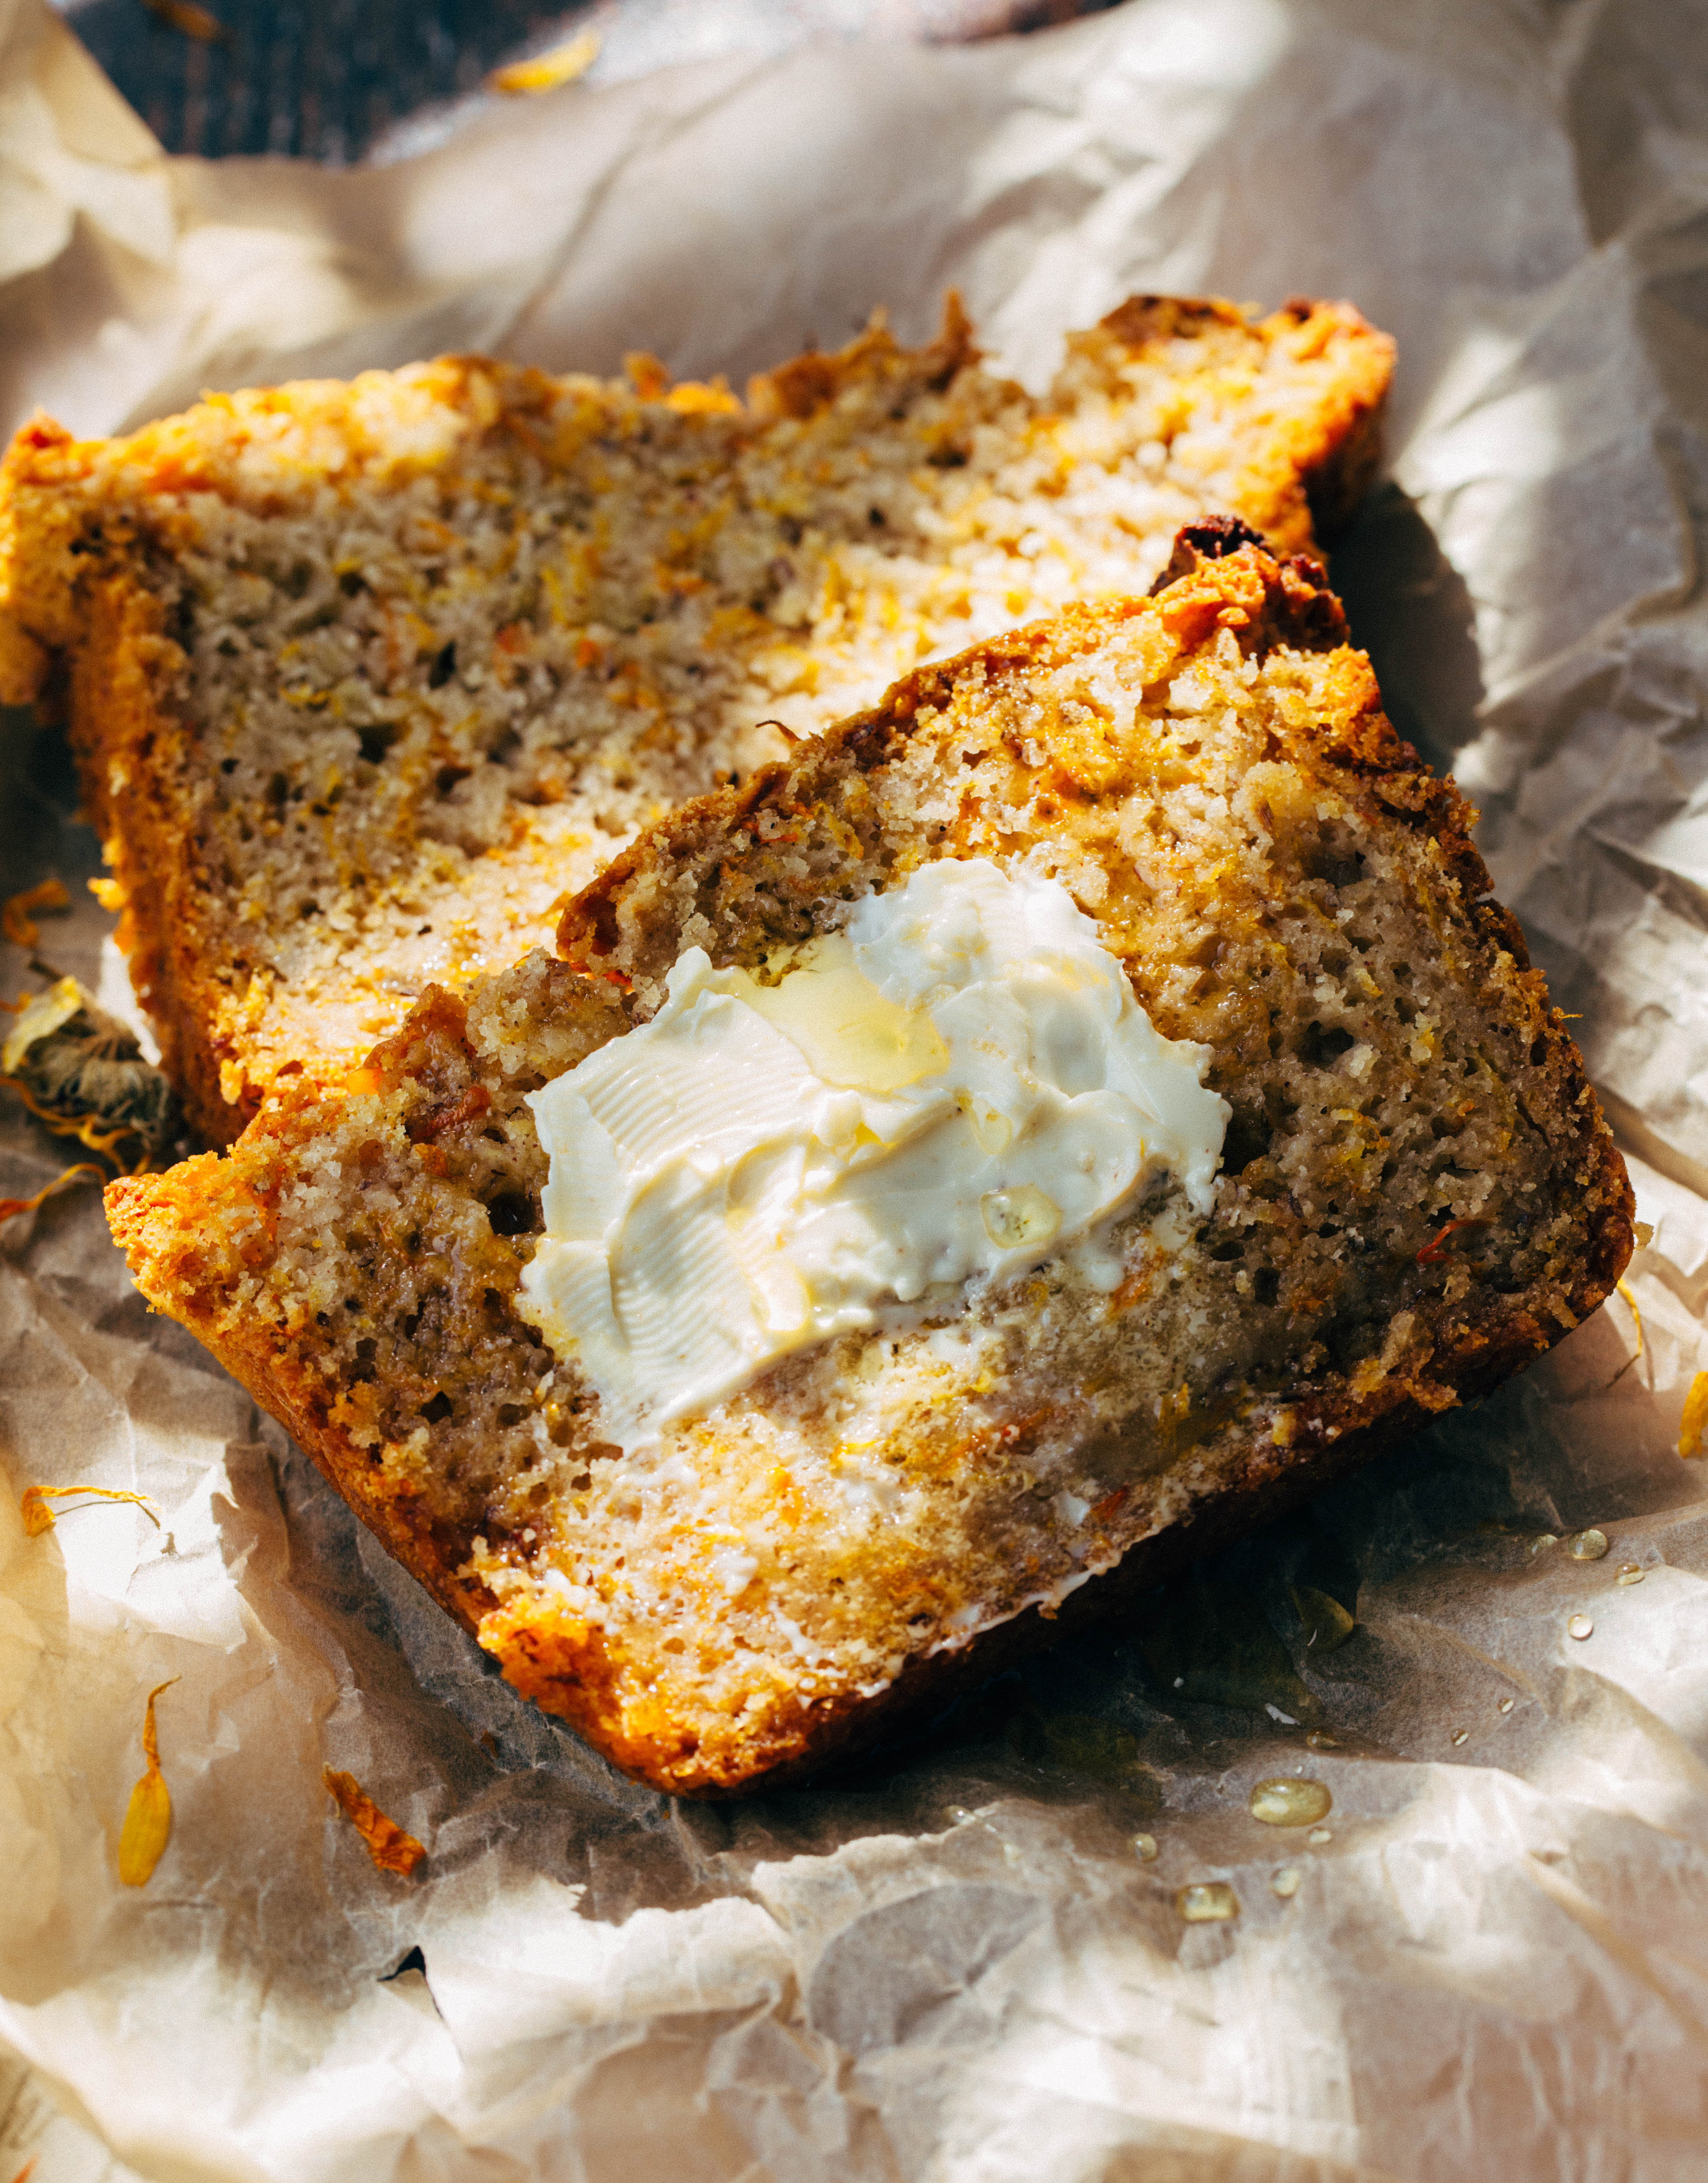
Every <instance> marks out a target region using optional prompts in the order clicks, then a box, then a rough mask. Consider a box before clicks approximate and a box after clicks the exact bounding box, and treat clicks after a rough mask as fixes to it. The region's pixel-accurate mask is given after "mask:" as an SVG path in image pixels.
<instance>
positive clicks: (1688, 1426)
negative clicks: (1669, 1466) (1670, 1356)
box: [1678, 1372, 1708, 1460]
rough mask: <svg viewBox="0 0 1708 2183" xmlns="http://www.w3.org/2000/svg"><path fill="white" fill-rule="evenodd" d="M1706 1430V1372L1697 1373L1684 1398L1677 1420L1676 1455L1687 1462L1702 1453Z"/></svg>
mask: <svg viewBox="0 0 1708 2183" xmlns="http://www.w3.org/2000/svg"><path fill="white" fill-rule="evenodd" d="M1705 1428H1708V1372H1699V1373H1698V1374H1697V1375H1696V1377H1695V1378H1694V1380H1692V1381H1691V1382H1690V1391H1689V1394H1688V1395H1686V1396H1685V1397H1684V1414H1683V1417H1682V1418H1680V1419H1679V1420H1678V1453H1679V1454H1680V1455H1682V1456H1683V1457H1684V1458H1686V1459H1687V1460H1688V1459H1689V1458H1690V1457H1691V1456H1693V1455H1700V1454H1701V1453H1702V1434H1703V1431H1704V1429H1705Z"/></svg>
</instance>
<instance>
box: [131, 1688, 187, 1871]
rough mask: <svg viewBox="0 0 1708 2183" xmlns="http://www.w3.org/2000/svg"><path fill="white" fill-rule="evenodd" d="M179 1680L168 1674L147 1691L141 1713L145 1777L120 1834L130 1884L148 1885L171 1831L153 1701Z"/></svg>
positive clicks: (170, 1811)
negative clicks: (145, 1706)
mask: <svg viewBox="0 0 1708 2183" xmlns="http://www.w3.org/2000/svg"><path fill="white" fill-rule="evenodd" d="M177 1680H178V1678H177V1677H176V1676H175V1675H169V1676H168V1677H167V1679H166V1680H165V1681H164V1683H156V1684H155V1686H154V1687H153V1690H152V1691H149V1693H148V1703H147V1708H146V1710H145V1711H144V1713H143V1715H142V1756H143V1758H145V1759H146V1760H147V1769H146V1771H145V1772H144V1774H143V1775H142V1780H140V1781H139V1782H138V1783H137V1784H136V1787H135V1788H134V1789H133V1790H132V1791H131V1802H130V1805H129V1807H128V1808H127V1809H126V1811H125V1825H124V1826H123V1828H122V1829H121V1830H120V1836H119V1877H120V1880H123V1881H124V1883H125V1886H127V1887H146V1886H147V1884H148V1880H149V1878H150V1875H152V1874H153V1869H154V1868H155V1866H156V1865H157V1864H159V1862H160V1859H161V1858H162V1856H163V1855H164V1853H165V1848H166V1838H167V1836H169V1835H170V1833H171V1831H172V1799H171V1796H170V1793H169V1791H168V1790H167V1787H166V1777H165V1776H164V1775H163V1774H162V1773H161V1771H160V1744H159V1737H158V1736H156V1734H155V1730H154V1701H155V1699H156V1698H158V1697H159V1695H160V1693H161V1691H170V1689H171V1687H172V1686H173V1684H174V1683H175V1682H176V1681H177Z"/></svg>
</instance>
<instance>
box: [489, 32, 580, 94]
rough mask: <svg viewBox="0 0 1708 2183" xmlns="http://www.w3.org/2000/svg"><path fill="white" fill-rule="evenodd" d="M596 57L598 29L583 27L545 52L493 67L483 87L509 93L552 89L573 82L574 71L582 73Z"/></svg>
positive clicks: (578, 73)
mask: <svg viewBox="0 0 1708 2183" xmlns="http://www.w3.org/2000/svg"><path fill="white" fill-rule="evenodd" d="M598 57H599V40H598V32H597V31H582V33H581V36H580V37H578V38H570V39H569V40H567V41H566V42H565V43H564V44H563V45H561V46H554V47H552V49H551V51H550V52H549V53H538V54H536V56H535V57H534V58H533V59H532V60H531V61H512V62H511V63H510V65H509V67H508V68H501V69H493V70H492V74H491V75H489V76H488V77H487V90H488V91H502V92H509V93H510V94H511V95H512V96H515V95H516V94H518V93H520V92H528V91H555V90H556V89H557V87H558V86H559V84H560V83H573V82H574V81H575V80H576V77H577V76H578V75H586V74H587V70H588V69H590V68H591V67H592V66H593V63H594V62H595V61H596V60H597V59H598Z"/></svg>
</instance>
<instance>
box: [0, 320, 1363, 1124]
mask: <svg viewBox="0 0 1708 2183" xmlns="http://www.w3.org/2000/svg"><path fill="white" fill-rule="evenodd" d="M1391 362H1392V346H1391V344H1390V343H1389V342H1388V340H1387V338H1386V336H1383V335H1380V334H1377V333H1376V332H1374V331H1372V330H1371V328H1369V327H1368V326H1366V325H1365V323H1364V322H1363V320H1362V319H1360V317H1359V316H1358V314H1357V313H1356V312H1355V311H1353V310H1352V309H1350V308H1349V307H1347V306H1344V305H1331V304H1316V303H1299V304H1295V305H1292V306H1289V307H1288V308H1287V309H1285V310H1282V311H1280V312H1277V313H1276V314H1273V315H1272V316H1271V317H1268V318H1265V319H1256V320H1252V319H1247V318H1246V317H1245V316H1244V315H1243V314H1241V313H1240V312H1238V311H1237V310H1235V309H1233V308H1232V307H1231V306H1229V305H1227V304H1223V303H1178V302H1170V301H1165V300H1160V299H1157V298H1140V299H1136V300H1135V301H1133V302H1132V303H1128V304H1127V305H1125V306H1123V307H1122V308H1121V310H1119V311H1117V312H1115V314H1113V315H1112V316H1111V317H1110V318H1109V319H1106V320H1104V323H1103V324H1102V325H1099V326H1098V327H1097V328H1095V329H1093V331H1090V332H1088V333H1084V334H1079V335H1076V336H1073V337H1072V338H1071V341H1070V342H1069V344H1068V351H1067V356H1066V360H1065V364H1064V366H1063V369H1062V370H1061V372H1060V375H1059V377H1058V379H1057V380H1056V382H1055V384H1054V386H1052V387H1051V388H1050V389H1049V392H1048V393H1047V394H1046V395H1044V396H1043V397H1041V398H1036V397H1031V396H1029V395H1027V394H1026V393H1025V392H1022V390H1021V388H1019V387H1018V386H1014V385H1012V384H1011V383H1010V382H1009V381H1007V380H1003V379H1000V378H998V377H996V376H994V375H993V374H991V373H990V372H988V371H987V370H986V369H983V368H982V366H981V364H980V363H979V360H978V356H977V352H976V349H975V348H974V347H973V344H972V341H971V333H970V331H969V329H968V327H967V325H966V323H965V319H964V318H963V317H962V316H961V315H960V312H959V309H958V308H955V307H954V306H952V307H951V308H950V311H949V316H948V319H947V321H946V324H945V326H944V330H943V334H942V336H941V337H940V338H939V339H938V341H937V342H935V343H933V344H932V345H931V346H930V347H926V348H924V349H920V350H912V351H910V350H907V349H904V348H902V347H899V346H898V345H897V343H896V342H894V341H893V339H892V338H891V337H890V336H889V335H888V334H887V332H885V331H883V329H882V327H881V326H875V327H874V328H873V330H872V331H870V332H868V333H867V334H865V336H862V337H861V338H860V340H858V341H856V342H854V344H853V345H852V346H851V347H848V348H847V349H845V350H843V352H842V353H840V354H837V355H834V356H824V355H808V356H804V357H801V358H798V359H796V361H795V362H793V364H787V365H785V366H784V367H783V368H782V369H780V370H777V371H776V372H773V373H771V374H770V375H768V376H765V377H764V378H761V379H759V380H755V381H754V383H753V385H752V386H751V387H750V388H749V390H748V397H747V399H746V401H745V402H743V401H739V400H737V398H735V397H733V396H732V395H731V394H730V393H728V392H726V390H725V389H723V388H722V387H721V386H699V385H692V384H688V385H682V386H675V387H672V386H670V385H669V383H668V381H667V380H666V379H665V375H664V373H663V372H662V370H661V369H659V367H657V366H656V365H654V364H651V363H650V362H649V361H648V360H647V359H643V358H642V359H637V360H636V361H635V363H634V364H632V366H631V376H630V379H629V380H627V381H626V382H622V383H617V384H607V383H604V382H602V381H598V380H592V379H587V378H567V379H553V378H548V377H547V376H545V375H542V374H541V373H539V372H535V371H529V370H523V369H514V368H511V367H509V366H506V365H503V364H492V363H487V362H482V361H481V360H478V359H470V358H451V359H447V360H444V361H442V362H440V363H437V364H424V365H420V366H417V367H414V368H413V369H409V370H404V371H399V372H394V373H387V372H370V373H368V374H365V375H364V376H362V377H361V378H359V379H357V380H353V381H351V382H350V383H349V384H348V385H344V384H337V383H331V382H325V383H305V384H303V385H299V386H286V387H282V388H279V389H275V390H270V391H264V392H252V393H244V394H236V395H230V396H224V395H222V396H218V397H210V398H209V399H208V400H207V401H205V402H203V403H202V404H201V405H200V406H199V407H198V408H195V409H192V410H191V411H190V412H189V413H188V414H186V415H184V416H181V417H175V418H171V419H167V420H166V421H165V422H164V423H162V424H158V425H150V426H148V427H147V428H146V429H145V430H142V431H140V432H137V433H135V434H133V435H132V436H131V437H129V438H127V439H120V440H111V441H90V442H76V441H74V440H72V439H71V438H70V437H69V436H67V435H66V434H65V433H64V432H63V431H61V430H59V429H58V427H57V426H55V425H53V424H51V423H50V422H48V421H47V420H46V419H38V420H37V421H36V423H35V424H33V425H29V426H27V427H26V428H25V430H23V431H22V432H20V433H19V436H18V437H17V439H16V440H15V441H14V444H13V447H12V449H11V452H10V453H9V455H8V458H7V460H6V463H5V465H4V468H3V471H0V697H7V698H8V699H9V700H11V701H13V702H16V701H19V700H21V699H22V698H23V697H26V696H28V695H30V694H31V693H35V692H40V693H42V694H43V695H44V696H46V697H48V698H49V699H50V700H52V701H53V702H57V703H60V704H62V705H63V706H64V707H65V708H67V710H68V713H69V719H70V729H71V735H72V740H73V742H74V745H75V747H76V749H77V751H78V753H79V758H80V763H81V769H82V773H83V780H84V787H85V795H86V802H87V803H88V806H89V808H90V810H91V812H92V815H93V817H94V819H95V821H96V823H97V826H98V827H99V830H100V831H101V834H102V837H103V842H104V843H105V846H106V850H107V854H108V861H109V863H110V864H111V866H112V869H113V871H114V885H115V886H116V889H117V891H118V898H119V899H120V900H121V901H122V902H123V903H124V905H125V917H124V920H123V924H122V927H121V931H120V939H121V942H122V944H123V945H124V946H125V949H126V951H127V953H128V954H129V956H130V958H131V973H132V978H133V981H134V983H135V984H136V987H137V989H138V991H139V992H140V993H141V995H142V999H143V1001H144V1003H145V1004H146V1005H147V1007H148V1008H149V1009H150V1010H151V1012H152V1014H153V1016H154V1018H155V1019H156V1021H157V1022H158V1023H159V1026H160V1031H161V1037H162V1043H163V1049H164V1057H165V1065H166V1067H167V1069H168V1072H169V1073H170V1074H171V1075H173V1076H174V1077H175V1080H177V1081H178V1082H179V1084H180V1086H181V1089H182V1090H183V1091H184V1092H185V1094H186V1100H187V1103H188V1106H189V1108H190V1111H191V1114H192V1119H194V1120H195V1121H196V1122H197V1124H198V1125H199V1127H200V1128H201V1129H202V1130H203V1133H204V1134H205V1135H206V1136H207V1137H208V1138H209V1140H210V1141H214V1142H223V1141H225V1140H226V1139H228V1138H229V1137H231V1136H233V1135H234V1134H235V1133H236V1130H237V1129H239V1128H240V1127H241V1126H242V1122H243V1120H244V1119H247V1117H248V1114H251V1113H253V1110H254V1108H255V1106H256V1104H257V1103H258V1100H259V1096H260V1094H261V1093H262V1092H263V1091H264V1090H265V1088H266V1087H267V1086H270V1084H272V1083H273V1082H274V1081H275V1080H277V1078H278V1077H279V1076H280V1075H281V1073H282V1072H284V1071H285V1070H287V1069H291V1070H301V1069H308V1070H309V1072H311V1073H314V1074H316V1075H320V1076H321V1077H323V1078H325V1077H327V1076H328V1075H329V1074H332V1075H335V1074H336V1073H337V1070H338V1069H342V1067H345V1066H348V1064H351V1063H352V1062H353V1061H354V1060H355V1059H357V1058H359V1057H360V1055H361V1054H363V1053H365V1052H366V1051H367V1050H368V1049H369V1047H371V1046H372V1045H373V1043H374V1042H375V1041H376V1039H377V1038H379V1037H381V1036H384V1035H386V1034H387V1033H388V1032H390V1031H392V1030H395V1029H396V1028H397V1026H398V1024H399V1023H400V1022H401V1021H402V1019H403V1017H404V1016H405V1015H406V1014H408V1012H409V1008H411V1007H412V1006H413V1005H414V1002H415V1000H416V999H417V998H418V997H420V994H421V993H422V992H424V991H425V990H426V987H427V986H429V985H430V984H438V985H442V986H448V987H449V988H451V989H452V990H454V991H459V992H461V991H466V990H467V989H468V988H469V987H470V985H471V984H472V983H473V982H474V981H475V980H476V979H477V978H479V977H481V976H482V975H487V973H490V972H491V971H493V970H496V969H503V968H504V967H506V966H508V965H509V964H512V963H514V962H515V961H516V960H517V959H518V958H520V956H521V955H522V954H524V953H526V950H527V949H528V947H531V946H533V945H536V944H537V943H538V941H539V939H540V937H541V935H542V930H544V929H545V928H547V927H548V925H549V924H550V923H551V920H552V918H553V916H554V914H555V909H556V907H557V906H558V905H559V904H560V903H562V902H563V901H564V900H565V898H566V897H567V896H568V895H569V894H570V892H573V890H575V889H576V888H577V887H579V886H581V885H583V884H584V883H585V882H586V881H587V880H589V879H590V878H592V876H593V875H594V873H595V872H597V871H598V869H599V868H600V867H601V865H602V864H604V863H605V862H606V861H607V860H608V859H609V858H610V857H611V856H612V855H613V854H614V853H615V852H616V851H617V850H618V849H620V848H621V847H623V846H624V845H625V844H626V842H628V841H630V840H631V838H632V836H633V835H634V833H635V831H636V830H637V828H638V827H639V826H641V825H643V824H645V823H647V822H648V821H650V820H652V819H656V818H657V817H659V815H660V814H662V813H664V812H665V811H666V810H667V809H669V808H672V807H673V806H675V805H676V804H677V803H682V801H684V800H685V799H686V798H687V797H691V796H696V795H698V794H700V793H702V792H705V791H707V790H709V789H710V788H712V787H713V786H715V785H717V784H718V783H719V782H720V781H723V780H728V779H729V778H730V777H731V776H732V775H736V776H739V777H740V778H743V779H745V778H747V777H748V775H750V774H751V772H752V771H753V769H754V767H755V766H756V765H758V764H760V763H762V762H765V761H769V760H771V759H775V758H778V757H780V756H781V755H782V753H783V752H784V750H785V749H786V748H787V743H788V740H789V738H790V737H792V736H801V735H804V734H808V733H810V732H814V731H816V730H821V729H822V728H824V727H826V726H827V725H830V724H831V723H832V722H834V721H836V720H837V719H841V718H843V717H844V716H845V715H846V714H849V713H851V712H853V711H854V710H856V709H857V708H860V707H861V706H865V705H870V704H871V703H873V702H875V700H876V698H877V697H879V696H881V695H882V692H883V691H884V689H885V688H886V687H887V686H888V684H889V683H890V682H891V681H893V680H894V679H895V678H896V677H897V676H898V675H902V674H904V673H905V672H906V671H908V670H909V669H911V668H913V667H914V666H915V665H917V664H919V663H920V662H921V660H923V659H926V658H932V657H937V656H940V655H941V654H943V653H945V652H953V651H956V650H959V649H960V647H963V646H965V645H967V644H969V643H971V642H973V641H974V640H976V639H977V638H980V637H982V636H988V635H989V634H991V633H993V631H995V630H1000V629H1006V628H1011V627H1013V626H1015V625H1017V624H1020V623H1022V622H1025V621H1027V620H1030V619H1035V618H1037V617H1038V616H1041V615H1044V614H1050V613H1053V612H1054V611H1055V610H1056V609H1057V608H1059V607H1060V606H1061V605H1063V604H1064V603H1066V602H1067V601H1069V600H1071V599H1075V598H1082V597H1100V596H1104V595H1108V594H1115V593H1131V592H1140V591H1143V589H1144V587H1145V586H1147V585H1148V584H1149V582H1150V580H1152V578H1153V577H1154V575H1155V574H1156V572H1157V570H1158V569H1159V568H1160V566H1161V564H1162V563H1163V561H1164V560H1165V559H1166V557H1167V553H1168V551H1169V546H1170V542H1171V539H1172V537H1173V535H1174V532H1175V530H1176V529H1177V526H1178V525H1180V524H1182V522H1186V521H1188V520H1190V519H1192V518H1193V517H1194V516H1196V515H1199V514H1204V513H1205V512H1208V511H1212V510H1231V511H1232V512H1234V513H1236V514H1240V515H1243V516H1244V517H1245V518H1247V519H1249V521H1250V522H1252V523H1253V524H1255V525H1256V526H1257V527H1258V528H1259V529H1260V530H1262V531H1263V532H1264V533H1265V534H1266V536H1269V537H1270V538H1271V540H1272V541H1273V542H1275V543H1276V544H1277V547H1281V548H1282V549H1284V550H1293V549H1295V548H1306V547H1310V544H1311V542H1312V512H1313V508H1314V509H1315V511H1316V516H1317V518H1318V528H1319V529H1321V527H1322V526H1323V525H1330V526H1332V524H1333V522H1334V521H1335V520H1336V519H1338V517H1339V516H1340V514H1343V513H1344V510H1345V508H1347V507H1348V506H1349V504H1350V503H1351V500H1352V499H1353V498H1355V496H1356V494H1357V492H1359V491H1360V490H1361V488H1362V486H1363V484H1364V482H1365V480H1366V477H1367V475H1368V474H1369V472H1370V469H1371V466H1372V464H1373V463H1374V461H1375V458H1376V453H1377V425H1378V414H1379V411H1380V408H1381V404H1382V400H1383V394H1384V392H1385V390H1386V387H1387V383H1388V374H1389V370H1390V368H1391Z"/></svg>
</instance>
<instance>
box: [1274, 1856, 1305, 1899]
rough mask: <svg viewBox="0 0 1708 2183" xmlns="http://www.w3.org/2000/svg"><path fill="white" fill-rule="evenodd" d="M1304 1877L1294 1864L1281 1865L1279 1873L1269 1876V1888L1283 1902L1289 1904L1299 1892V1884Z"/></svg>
mask: <svg viewBox="0 0 1708 2183" xmlns="http://www.w3.org/2000/svg"><path fill="white" fill-rule="evenodd" d="M1304 1877H1305V1875H1304V1874H1303V1873H1301V1872H1300V1870H1299V1867H1298V1866H1297V1865H1296V1864H1283V1865H1282V1868H1281V1869H1280V1871H1279V1872H1277V1873H1275V1874H1273V1875H1271V1879H1270V1882H1269V1884H1270V1886H1271V1888H1272V1889H1273V1890H1274V1891H1275V1892H1276V1894H1277V1895H1278V1896H1279V1897H1281V1899H1282V1902H1291V1901H1292V1899H1293V1897H1294V1896H1295V1895H1297V1894H1298V1892H1299V1881H1300V1880H1302V1879H1303V1878H1304Z"/></svg>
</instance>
